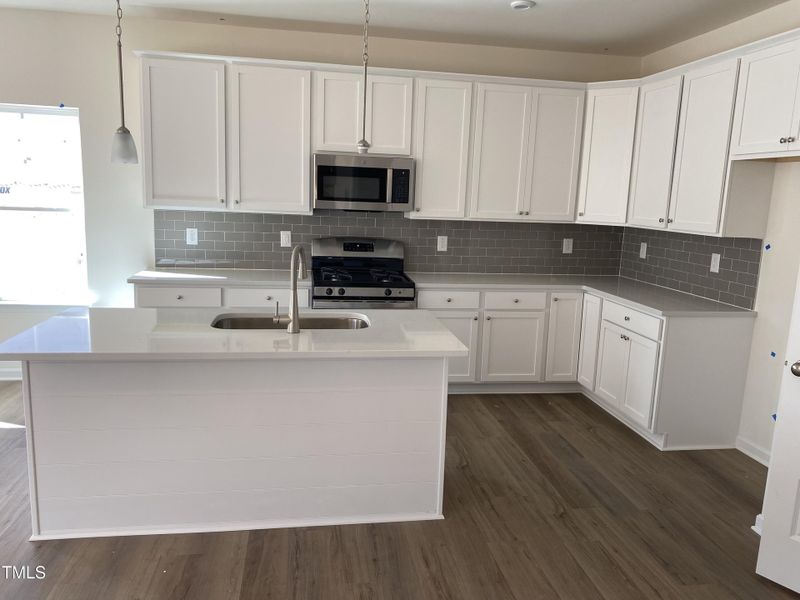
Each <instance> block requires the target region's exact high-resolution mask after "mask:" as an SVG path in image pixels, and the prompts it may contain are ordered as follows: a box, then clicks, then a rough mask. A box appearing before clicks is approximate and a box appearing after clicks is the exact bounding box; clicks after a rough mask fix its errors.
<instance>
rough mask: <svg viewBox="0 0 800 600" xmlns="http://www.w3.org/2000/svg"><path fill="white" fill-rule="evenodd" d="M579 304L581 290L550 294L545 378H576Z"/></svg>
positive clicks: (579, 317)
mask: <svg viewBox="0 0 800 600" xmlns="http://www.w3.org/2000/svg"><path fill="white" fill-rule="evenodd" d="M582 307H583V294H581V293H575V292H563V293H553V294H551V295H550V316H549V319H548V326H547V363H546V368H545V381H575V380H577V378H578V347H579V345H580V339H581V309H582Z"/></svg>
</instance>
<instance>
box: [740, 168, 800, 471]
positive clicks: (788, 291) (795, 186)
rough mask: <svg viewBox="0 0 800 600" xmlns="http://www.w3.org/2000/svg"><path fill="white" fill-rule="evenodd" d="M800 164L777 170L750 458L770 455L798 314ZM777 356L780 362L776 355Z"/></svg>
mask: <svg viewBox="0 0 800 600" xmlns="http://www.w3.org/2000/svg"><path fill="white" fill-rule="evenodd" d="M798 190H800V162H781V163H778V164H777V165H776V166H775V184H774V187H773V190H772V201H771V204H770V212H769V221H768V223H767V235H766V236H765V238H764V242H765V244H766V243H768V244H770V246H771V248H770V250H767V251H765V252H764V253H763V256H762V259H761V273H760V275H759V280H758V297H757V298H756V306H755V309H756V311H757V312H758V317H757V318H756V323H755V329H754V331H753V343H752V347H751V351H750V364H749V367H748V370H747V383H746V385H745V394H744V406H743V408H742V420H741V424H740V427H739V440H738V444H737V445H738V446H739V448H740V449H742V450H744V451H745V452H747V453H748V454H751V455H753V456H757V457H760V458H761V459H762V460H764V459H766V458H767V457H768V456H769V451H770V447H771V446H772V432H773V428H774V423H773V421H772V418H771V415H772V414H773V413H774V412H775V410H776V408H777V406H778V392H779V390H780V383H781V376H782V373H783V368H784V366H783V362H784V360H785V359H787V358H788V359H790V362H793V361H794V360H796V358H795V357H785V356H784V353H785V350H786V342H787V341H788V335H789V321H790V320H791V316H792V306H793V301H794V293H795V284H796V282H797V270H798V267H800V236H798V235H797V232H798V231H800V211H798V210H797V201H798V198H800V193H798ZM770 352H775V354H776V356H775V358H772V356H770Z"/></svg>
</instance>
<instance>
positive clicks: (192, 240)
mask: <svg viewBox="0 0 800 600" xmlns="http://www.w3.org/2000/svg"><path fill="white" fill-rule="evenodd" d="M186 245H187V246H197V229H196V228H194V227H187V228H186Z"/></svg>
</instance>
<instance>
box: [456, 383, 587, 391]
mask: <svg viewBox="0 0 800 600" xmlns="http://www.w3.org/2000/svg"><path fill="white" fill-rule="evenodd" d="M581 389H582V388H581V386H579V385H578V384H577V383H571V382H570V383H538V382H533V383H492V382H489V383H451V384H449V385H448V386H447V393H448V394H577V393H580V391H581Z"/></svg>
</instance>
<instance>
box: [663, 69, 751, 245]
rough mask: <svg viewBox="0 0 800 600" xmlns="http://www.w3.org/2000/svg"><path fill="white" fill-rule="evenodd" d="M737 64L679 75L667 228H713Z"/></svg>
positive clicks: (725, 163) (703, 230)
mask: <svg viewBox="0 0 800 600" xmlns="http://www.w3.org/2000/svg"><path fill="white" fill-rule="evenodd" d="M738 68H739V60H738V59H733V60H726V61H721V62H718V63H714V64H712V65H710V66H706V67H701V68H698V69H695V70H693V71H690V72H688V73H687V74H686V75H685V77H684V82H683V97H682V100H681V115H680V123H679V127H678V141H677V147H676V150H675V169H674V174H673V179H672V191H671V196H670V209H669V217H668V220H667V222H668V225H669V226H670V229H674V230H677V231H684V232H689V233H711V234H713V233H717V232H719V228H720V214H721V209H722V202H723V191H724V188H725V181H726V174H727V168H728V147H729V142H730V134H731V120H732V117H733V105H734V96H735V94H736V76H737V71H738Z"/></svg>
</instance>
